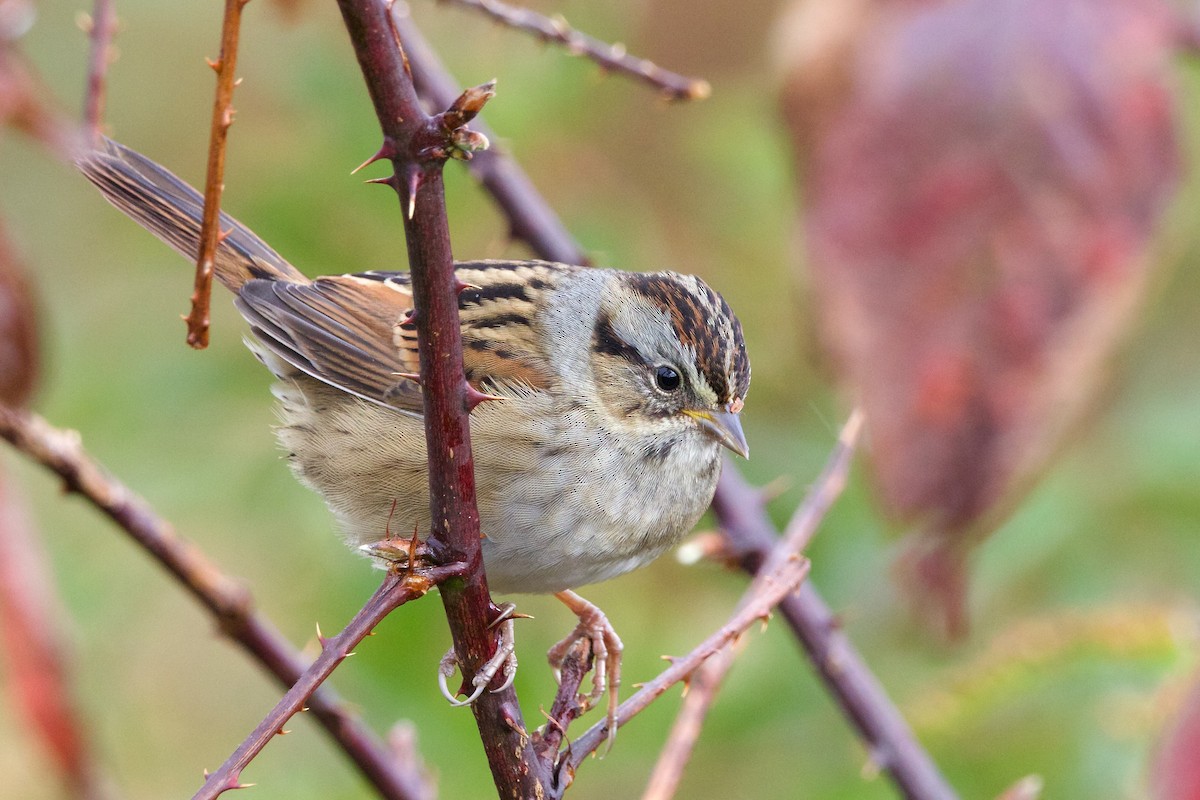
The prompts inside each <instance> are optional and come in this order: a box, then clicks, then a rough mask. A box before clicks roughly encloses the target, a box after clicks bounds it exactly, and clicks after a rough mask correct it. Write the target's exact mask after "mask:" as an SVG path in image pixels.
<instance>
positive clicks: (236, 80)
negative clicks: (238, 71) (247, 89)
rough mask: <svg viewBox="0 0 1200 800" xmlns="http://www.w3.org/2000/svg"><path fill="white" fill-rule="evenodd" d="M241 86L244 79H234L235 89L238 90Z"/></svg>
mask: <svg viewBox="0 0 1200 800" xmlns="http://www.w3.org/2000/svg"><path fill="white" fill-rule="evenodd" d="M241 85H242V79H241V78H234V79H233V88H235V89H236V88H237V87H239V86H241Z"/></svg>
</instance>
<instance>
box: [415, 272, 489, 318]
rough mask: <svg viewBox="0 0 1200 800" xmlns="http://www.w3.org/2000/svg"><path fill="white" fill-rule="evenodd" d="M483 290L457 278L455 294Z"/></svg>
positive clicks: (455, 280)
mask: <svg viewBox="0 0 1200 800" xmlns="http://www.w3.org/2000/svg"><path fill="white" fill-rule="evenodd" d="M481 288H482V287H480V286H476V285H475V284H473V283H467V282H466V281H464V280H460V279H458V278H455V279H454V292H455V294H462V293H463V292H465V291H466V290H467V289H481ZM412 313H414V314H415V313H416V312H415V311H414V312H412Z"/></svg>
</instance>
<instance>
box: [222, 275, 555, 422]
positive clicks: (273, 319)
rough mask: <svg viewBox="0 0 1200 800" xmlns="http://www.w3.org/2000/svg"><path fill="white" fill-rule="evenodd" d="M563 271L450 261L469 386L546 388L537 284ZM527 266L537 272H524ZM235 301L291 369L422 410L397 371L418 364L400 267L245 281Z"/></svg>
mask: <svg viewBox="0 0 1200 800" xmlns="http://www.w3.org/2000/svg"><path fill="white" fill-rule="evenodd" d="M569 269H573V268H569V267H561V266H560V265H554V264H542V263H540V262H534V263H532V264H531V263H530V262H501V261H496V262H470V263H465V264H460V265H458V269H457V272H458V275H459V277H460V279H461V280H463V281H464V283H467V284H470V286H469V287H468V288H467V289H465V290H464V291H463V292H461V293H460V294H459V311H460V317H461V324H462V328H461V330H462V337H463V365H464V367H465V371H466V376H467V379H468V380H469V381H470V382H471V383H472V384H473V385H474V386H476V388H479V389H482V390H485V391H486V390H489V389H492V390H495V389H498V388H503V387H513V386H519V387H527V388H530V389H534V390H537V389H545V388H548V387H549V386H550V382H551V379H552V374H553V373H552V372H551V370H550V367H549V364H548V363H547V362H546V360H545V354H544V352H543V348H542V346H541V345H540V344H539V341H540V339H539V337H540V333H539V331H538V325H537V319H538V318H539V316H540V314H539V303H540V302H541V299H540V298H541V297H542V296H543V294H544V289H545V288H546V285H548V284H549V283H550V282H551V281H554V280H557V277H558V276H559V273H560V272H561V271H562V270H569ZM530 270H534V271H536V272H537V273H538V274H539V275H542V276H543V277H533V278H531V277H530V276H529V275H528V274H527V273H528V272H529V271H530ZM522 287H524V288H522ZM235 302H236V304H237V307H238V309H239V310H240V311H241V312H242V315H243V316H244V317H245V318H246V319H247V320H248V321H249V323H250V327H251V332H252V333H253V335H254V337H255V339H257V340H258V342H259V343H261V344H262V345H263V346H264V347H265V348H267V350H269V351H270V352H271V353H272V354H273V355H275V356H276V357H278V358H280V359H282V360H283V361H285V362H287V363H288V364H290V365H291V366H292V367H294V368H296V369H298V370H299V371H301V372H303V373H304V374H306V375H309V376H311V377H313V378H316V379H317V380H319V381H323V382H324V383H327V384H329V385H331V386H334V387H336V388H338V389H341V390H342V391H345V392H349V393H350V394H353V395H357V396H358V397H361V398H363V399H365V400H369V401H371V402H373V403H378V404H380V405H383V406H388V407H391V408H395V409H398V410H400V411H405V412H408V413H415V414H419V413H421V409H422V401H421V390H420V387H419V385H418V384H417V383H416V382H415V381H413V380H411V379H410V378H407V377H404V375H405V374H412V373H418V372H419V371H420V360H419V358H418V355H417V332H416V325H415V324H414V323H413V322H412V321H411V320H410V319H409V312H410V311H411V310H412V307H413V296H412V287H411V284H410V281H409V276H408V273H405V272H365V273H359V274H355V275H336V276H328V277H323V278H317V279H315V280H313V281H312V282H311V283H293V282H290V281H277V280H251V281H248V282H246V283H245V284H244V285H243V286H242V287H241V290H240V291H239V292H238V297H237V299H236V301H235Z"/></svg>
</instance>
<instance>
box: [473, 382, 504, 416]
mask: <svg viewBox="0 0 1200 800" xmlns="http://www.w3.org/2000/svg"><path fill="white" fill-rule="evenodd" d="M465 392H466V403H467V412H468V413H470V412H471V411H474V410H475V406H477V405H479V404H480V403H487V402H491V401H492V400H503V399H504V398H503V397H497V396H496V395H494V394H486V393H485V392H481V391H479V390H478V389H476V388H475V387H474V386H472V385H471V384H470V382H467V383H466V390H465Z"/></svg>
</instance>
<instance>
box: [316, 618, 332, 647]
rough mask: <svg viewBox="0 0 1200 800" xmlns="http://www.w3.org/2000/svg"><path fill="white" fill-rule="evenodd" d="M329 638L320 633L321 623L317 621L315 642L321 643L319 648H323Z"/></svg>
mask: <svg viewBox="0 0 1200 800" xmlns="http://www.w3.org/2000/svg"><path fill="white" fill-rule="evenodd" d="M328 641H329V640H328V639H326V638H325V635H324V634H322V633H321V623H319V622H318V623H317V643H318V644H320V645H321V649H322V650H324V649H325V645H326V643H327V642H328Z"/></svg>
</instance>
